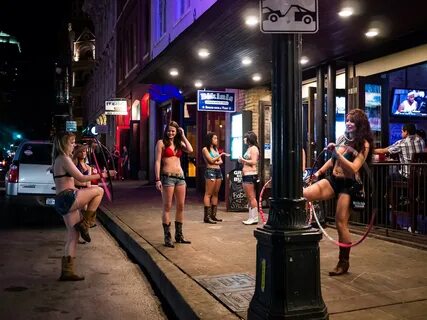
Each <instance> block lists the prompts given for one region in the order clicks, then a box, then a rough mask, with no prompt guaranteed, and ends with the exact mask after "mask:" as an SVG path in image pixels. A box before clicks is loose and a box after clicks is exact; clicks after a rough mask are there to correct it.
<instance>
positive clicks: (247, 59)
mask: <svg viewBox="0 0 427 320" xmlns="http://www.w3.org/2000/svg"><path fill="white" fill-rule="evenodd" d="M251 63H252V60H251V59H250V58H248V57H245V58H243V59H242V64H243V65H244V66H248V65H250V64H251Z"/></svg>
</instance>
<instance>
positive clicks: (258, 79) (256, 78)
mask: <svg viewBox="0 0 427 320" xmlns="http://www.w3.org/2000/svg"><path fill="white" fill-rule="evenodd" d="M252 80H253V81H260V80H261V75H260V74H259V73H255V74H254V75H253V76H252Z"/></svg>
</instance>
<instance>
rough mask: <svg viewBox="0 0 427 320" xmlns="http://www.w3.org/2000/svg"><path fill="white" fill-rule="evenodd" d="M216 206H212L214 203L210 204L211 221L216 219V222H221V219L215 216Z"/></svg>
mask: <svg viewBox="0 0 427 320" xmlns="http://www.w3.org/2000/svg"><path fill="white" fill-rule="evenodd" d="M217 208H218V206H214V205H212V206H211V212H212V214H211V219H212V220H213V221H218V222H222V219H218V218H217V217H216V209H217Z"/></svg>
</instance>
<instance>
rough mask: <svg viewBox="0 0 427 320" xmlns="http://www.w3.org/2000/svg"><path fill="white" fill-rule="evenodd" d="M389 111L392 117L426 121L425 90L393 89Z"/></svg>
mask: <svg viewBox="0 0 427 320" xmlns="http://www.w3.org/2000/svg"><path fill="white" fill-rule="evenodd" d="M390 111H391V115H392V116H394V117H400V118H411V117H416V118H426V119H427V90H425V89H413V88H394V89H393V91H392V97H391V110H390Z"/></svg>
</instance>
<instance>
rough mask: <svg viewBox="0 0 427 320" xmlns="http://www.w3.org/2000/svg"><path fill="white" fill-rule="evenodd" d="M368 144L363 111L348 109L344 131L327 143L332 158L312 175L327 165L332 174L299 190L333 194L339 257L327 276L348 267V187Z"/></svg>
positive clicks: (319, 196) (307, 194)
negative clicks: (335, 201) (335, 205)
mask: <svg viewBox="0 0 427 320" xmlns="http://www.w3.org/2000/svg"><path fill="white" fill-rule="evenodd" d="M372 146H373V138H372V132H371V127H370V124H369V121H368V118H367V116H366V114H365V113H364V112H363V111H362V110H360V109H354V110H351V111H350V112H349V113H348V114H347V118H346V134H345V135H343V136H341V137H339V138H338V141H337V143H336V144H335V143H330V144H329V145H328V147H327V148H328V150H330V151H331V152H332V158H331V159H329V160H328V161H327V162H326V163H325V164H324V165H323V166H322V167H321V168H320V169H319V170H318V171H317V172H316V173H315V174H314V175H313V177H312V179H314V180H318V178H319V176H322V175H324V174H325V173H326V171H327V170H328V169H329V168H332V174H331V175H330V176H328V177H326V178H324V179H321V180H319V181H317V182H316V183H314V184H312V185H311V186H309V187H307V188H305V189H304V191H303V195H304V198H306V199H307V201H314V200H328V199H332V198H334V197H336V198H337V207H336V213H335V223H336V227H337V231H338V238H339V242H340V248H339V260H338V264H337V266H336V267H335V268H334V270H332V271H331V272H329V275H330V276H339V275H342V274H345V273H347V271H348V269H349V267H350V262H349V261H350V247H351V236H350V231H349V229H348V220H349V218H350V203H351V195H352V187H353V186H354V184H355V183H356V175H358V174H359V170H360V169H361V168H362V166H363V165H364V163H365V162H369V161H370V159H371V156H372Z"/></svg>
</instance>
